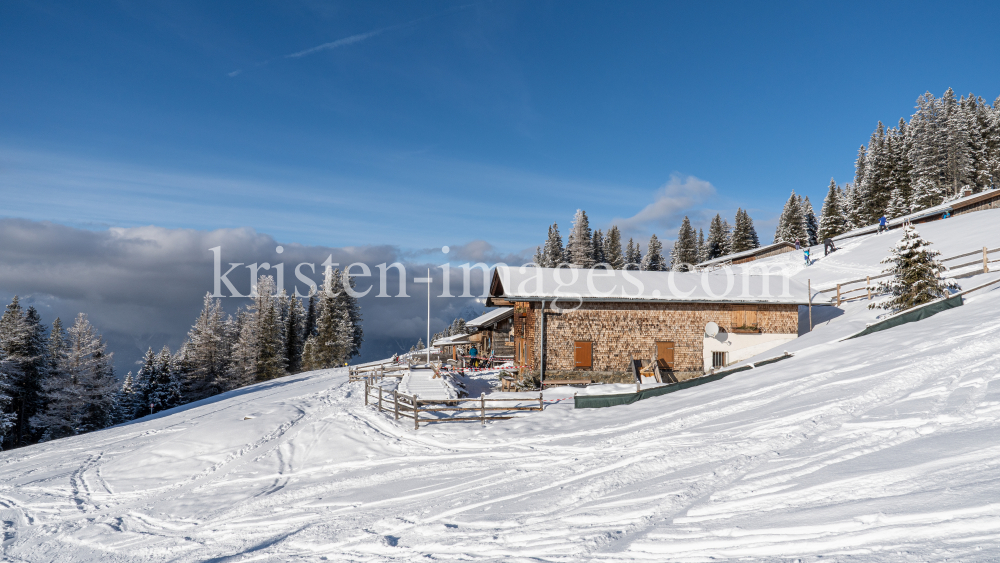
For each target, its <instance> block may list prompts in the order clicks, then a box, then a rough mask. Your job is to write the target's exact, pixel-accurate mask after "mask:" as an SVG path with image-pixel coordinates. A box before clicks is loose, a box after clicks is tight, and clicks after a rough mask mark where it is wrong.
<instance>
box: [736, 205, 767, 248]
mask: <svg viewBox="0 0 1000 563" xmlns="http://www.w3.org/2000/svg"><path fill="white" fill-rule="evenodd" d="M735 222H736V226H735V227H734V228H733V236H732V237H731V239H732V252H733V253H737V252H746V251H747V250H753V249H754V248H757V247H759V246H760V241H759V240H758V239H757V230H756V229H754V226H753V219H751V218H750V214H749V213H747V212H746V211H744V210H743V209H742V208H741V209H737V210H736V219H735Z"/></svg>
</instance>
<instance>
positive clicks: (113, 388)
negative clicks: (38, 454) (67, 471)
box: [32, 313, 118, 441]
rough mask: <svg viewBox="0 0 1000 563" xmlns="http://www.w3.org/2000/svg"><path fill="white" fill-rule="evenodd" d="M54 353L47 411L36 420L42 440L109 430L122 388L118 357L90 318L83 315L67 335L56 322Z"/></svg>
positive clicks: (52, 340)
mask: <svg viewBox="0 0 1000 563" xmlns="http://www.w3.org/2000/svg"><path fill="white" fill-rule="evenodd" d="M57 320H58V319H57ZM48 354H49V357H50V358H53V362H52V367H51V368H50V370H51V371H50V373H49V377H48V378H47V379H46V380H45V386H44V387H45V392H46V399H47V402H46V409H45V411H44V412H42V413H40V414H38V415H36V416H35V418H34V419H33V421H32V424H34V425H36V426H37V427H38V428H40V429H42V437H41V439H42V441H45V440H51V439H54V438H61V437H63V436H72V435H75V434H82V433H84V432H90V431H92V430H99V429H101V428H104V427H106V426H108V424H110V423H111V422H112V421H113V415H114V407H115V399H116V394H117V390H118V382H117V380H116V379H115V376H114V370H113V369H112V365H111V364H112V359H113V354H111V353H109V352H107V346H106V345H105V343H104V339H103V338H102V337H101V335H100V334H98V333H97V331H96V330H95V329H94V327H93V326H92V325H91V324H90V321H88V320H87V316H86V315H84V314H83V313H80V314H79V315H78V316H77V317H76V321H75V322H74V323H73V326H71V327H70V328H69V329H68V330H66V332H65V333H64V334H63V333H62V326H61V323H56V322H53V326H52V335H51V336H50V338H49V350H48Z"/></svg>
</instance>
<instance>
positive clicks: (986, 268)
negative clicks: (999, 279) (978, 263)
mask: <svg viewBox="0 0 1000 563" xmlns="http://www.w3.org/2000/svg"><path fill="white" fill-rule="evenodd" d="M983 273H984V274H988V273H990V265H989V260H988V259H987V258H986V247H985V246H984V247H983Z"/></svg>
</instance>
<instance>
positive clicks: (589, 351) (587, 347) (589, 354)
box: [573, 342, 594, 368]
mask: <svg viewBox="0 0 1000 563" xmlns="http://www.w3.org/2000/svg"><path fill="white" fill-rule="evenodd" d="M573 365H574V366H575V367H578V368H589V367H593V366H594V343H593V342H576V343H575V344H574V350H573Z"/></svg>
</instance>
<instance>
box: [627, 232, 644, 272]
mask: <svg viewBox="0 0 1000 563" xmlns="http://www.w3.org/2000/svg"><path fill="white" fill-rule="evenodd" d="M641 264H642V252H641V251H640V250H639V245H638V244H636V243H634V242H633V241H632V237H629V239H628V245H627V246H626V247H625V269H626V270H638V269H639V267H640V265H641Z"/></svg>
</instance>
